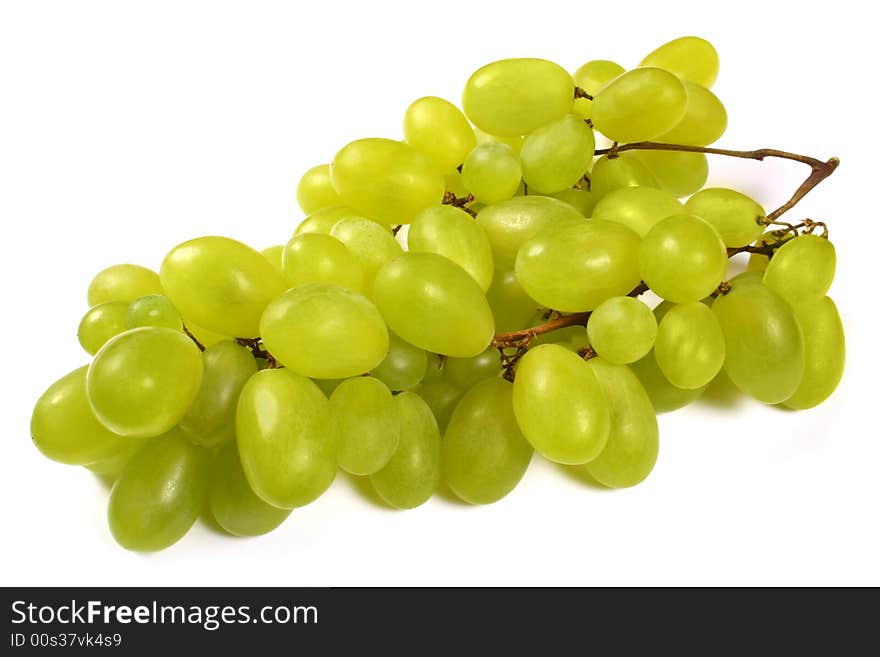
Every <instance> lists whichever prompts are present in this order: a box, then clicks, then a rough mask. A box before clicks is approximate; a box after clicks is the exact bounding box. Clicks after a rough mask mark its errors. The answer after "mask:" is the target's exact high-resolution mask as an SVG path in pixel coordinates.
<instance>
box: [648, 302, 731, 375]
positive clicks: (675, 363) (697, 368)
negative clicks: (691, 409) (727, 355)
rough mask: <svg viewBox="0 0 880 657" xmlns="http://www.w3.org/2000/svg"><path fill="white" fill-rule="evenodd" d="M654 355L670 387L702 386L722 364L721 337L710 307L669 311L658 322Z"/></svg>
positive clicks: (695, 305)
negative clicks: (671, 385) (670, 384)
mask: <svg viewBox="0 0 880 657" xmlns="http://www.w3.org/2000/svg"><path fill="white" fill-rule="evenodd" d="M654 356H655V358H656V359H657V365H658V366H659V367H660V370H661V371H662V372H663V375H664V376H665V377H666V378H667V379H668V380H669V382H670V383H672V384H673V385H674V386H676V387H678V388H686V389H688V390H693V389H695V388H704V387H706V386H707V385H708V384H709V382H710V381H712V379H714V378H715V375H716V374H718V372H719V371H720V370H721V366H722V365H724V334H723V333H722V332H721V325H720V324H719V323H718V319H717V318H716V317H715V314H714V313H713V312H712V310H711V308H709V306H707V305H706V304H704V303H701V302H699V301H692V302H690V303H684V304H681V305H677V306H673V307H672V308H670V309H669V310H668V311H667V312H666V314H665V315H664V316H663V319H662V320H660V326H659V327H658V329H657V340H656V342H655V344H654Z"/></svg>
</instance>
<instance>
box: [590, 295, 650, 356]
mask: <svg viewBox="0 0 880 657" xmlns="http://www.w3.org/2000/svg"><path fill="white" fill-rule="evenodd" d="M587 335H588V337H589V340H590V345H591V346H592V347H593V349H595V350H596V353H597V354H599V355H600V356H602V358H604V359H605V360H606V361H608V362H609V363H614V364H617V365H625V364H627V363H632V362H635V361H637V360H639V359H640V358H642V357H644V355H645V354H647V353H648V352H649V351H651V347H653V346H654V339H655V338H656V337H657V320H656V319H655V318H654V313H652V312H651V309H650V308H648V306H646V305H645V304H643V303H642V302H641V301H639V300H638V299H633V298H632V297H611V298H610V299H607V300H605V301H603V302H602V303H600V304H599V305H598V306H596V309H595V310H594V311H593V314H592V315H590V319H589V321H588V322H587Z"/></svg>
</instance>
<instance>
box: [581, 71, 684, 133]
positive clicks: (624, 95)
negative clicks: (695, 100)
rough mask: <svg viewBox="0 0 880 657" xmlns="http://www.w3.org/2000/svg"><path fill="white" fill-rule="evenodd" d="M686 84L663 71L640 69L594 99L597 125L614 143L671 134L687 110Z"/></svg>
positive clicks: (626, 74)
mask: <svg viewBox="0 0 880 657" xmlns="http://www.w3.org/2000/svg"><path fill="white" fill-rule="evenodd" d="M687 102H688V97H687V90H686V89H685V86H684V84H683V83H682V81H681V80H680V79H679V78H678V77H677V76H676V75H674V74H672V73H670V72H669V71H664V70H663V69H660V68H636V69H633V70H631V71H627V72H626V73H624V74H623V75H621V76H619V77H617V78H614V80H612V81H611V82H609V83H608V84H606V85H605V86H603V87H602V88H601V89H599V91H598V92H596V94H595V95H594V97H593V107H592V112H593V114H592V121H593V126H594V127H595V128H596V130H598V131H599V132H601V133H602V134H603V135H605V136H606V137H608V138H609V139H611V140H614V141H620V142H628V141H645V140H648V139H654V138H655V137H658V136H659V135H662V134H664V133H666V132H669V131H670V130H671V129H672V128H673V127H675V125H676V124H677V123H678V122H679V121H681V118H682V117H683V116H684V114H685V111H686V109H687Z"/></svg>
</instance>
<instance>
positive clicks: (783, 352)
mask: <svg viewBox="0 0 880 657" xmlns="http://www.w3.org/2000/svg"><path fill="white" fill-rule="evenodd" d="M712 310H713V312H714V313H715V316H716V317H717V318H718V322H719V323H720V324H721V330H722V332H723V333H724V341H725V349H726V355H725V358H724V371H725V372H727V375H728V376H729V377H730V380H731V381H733V383H734V385H736V387H737V388H739V389H740V390H742V391H743V392H744V393H746V394H747V395H750V396H752V397H754V398H755V399H757V400H759V401H762V402H764V403H765V404H778V403H780V402H784V401H785V400H786V399H788V398H789V397H791V396H792V395H793V394H794V393H795V391H796V390H797V389H798V386H799V385H800V383H801V379H802V378H803V373H804V338H803V333H802V331H801V328H800V326H798V322H797V319H796V318H795V316H794V312H793V311H792V309H791V306H789V305H788V303H786V301H785V300H784V299H783V298H782V297H781V296H779V295H778V294H776V292H774V291H773V290H771V289H770V288H769V287H767V286H766V285H763V284H762V283H760V282H755V281H754V280H752V281H749V280H748V279H746V280H740V281H736V280H734V281H731V289H730V292H728V293H727V294H724V295H721V296H719V297H718V298H717V299H715V302H714V303H713V304H712Z"/></svg>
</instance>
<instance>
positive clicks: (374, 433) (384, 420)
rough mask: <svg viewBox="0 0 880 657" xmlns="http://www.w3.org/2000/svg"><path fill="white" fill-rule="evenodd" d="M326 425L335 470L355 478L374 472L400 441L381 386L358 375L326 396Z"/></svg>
mask: <svg viewBox="0 0 880 657" xmlns="http://www.w3.org/2000/svg"><path fill="white" fill-rule="evenodd" d="M330 422H331V424H332V425H333V429H332V433H333V436H334V437H335V438H336V458H337V461H338V462H339V467H340V468H342V469H343V470H345V471H346V472H350V473H351V474H355V475H371V474H373V473H374V472H378V471H379V470H381V469H382V468H384V467H385V465H386V464H387V463H388V461H389V460H390V459H391V457H392V455H393V454H394V452H395V451H396V450H397V445H398V442H399V441H400V417H399V415H398V413H397V407H396V406H395V405H394V400H393V398H392V396H391V391H390V390H389V389H388V386H386V385H385V384H384V383H382V382H381V381H379V379H375V378H373V377H370V376H358V377H354V378H351V379H346V380H345V381H343V382H342V383H340V384H339V385H338V386H337V387H336V390H334V391H333V394H332V395H331V396H330Z"/></svg>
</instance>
